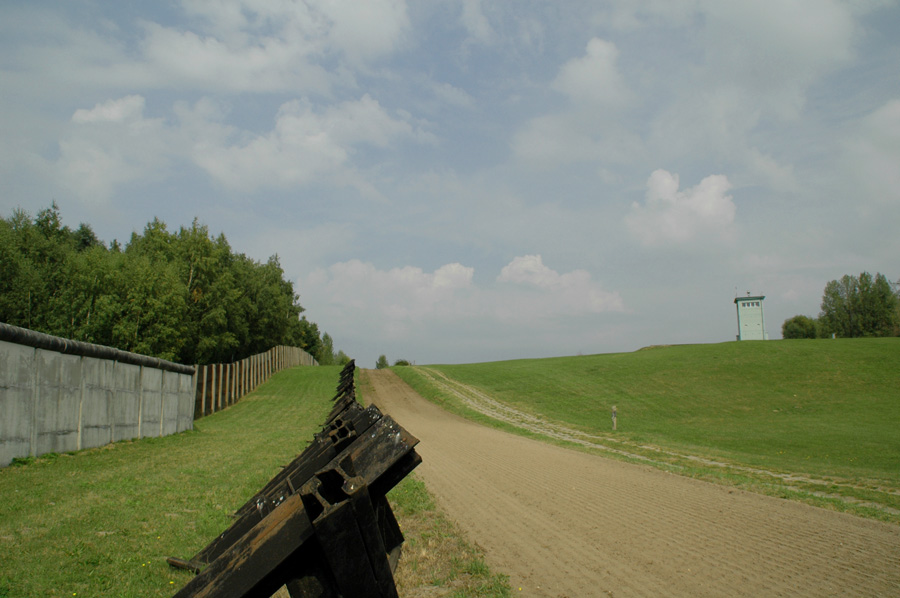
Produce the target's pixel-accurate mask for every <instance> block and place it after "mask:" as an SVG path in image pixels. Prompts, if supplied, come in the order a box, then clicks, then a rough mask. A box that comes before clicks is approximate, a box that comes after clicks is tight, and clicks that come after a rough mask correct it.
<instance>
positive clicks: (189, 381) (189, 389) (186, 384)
mask: <svg viewBox="0 0 900 598" xmlns="http://www.w3.org/2000/svg"><path fill="white" fill-rule="evenodd" d="M195 394H196V391H195V390H194V377H193V376H188V375H185V374H179V376H178V429H177V430H176V432H184V431H185V430H193V429H194V406H195V404H196V401H195V399H194V395H195Z"/></svg>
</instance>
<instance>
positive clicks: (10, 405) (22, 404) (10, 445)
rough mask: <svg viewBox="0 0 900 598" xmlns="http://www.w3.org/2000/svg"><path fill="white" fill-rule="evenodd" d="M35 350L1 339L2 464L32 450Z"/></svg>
mask: <svg viewBox="0 0 900 598" xmlns="http://www.w3.org/2000/svg"><path fill="white" fill-rule="evenodd" d="M34 351H35V350H34V349H33V348H32V347H26V346H23V345H17V344H15V343H7V342H5V341H0V467H6V466H7V465H9V464H10V463H11V462H12V460H13V459H15V458H17V457H27V456H28V455H29V454H30V453H31V424H32V420H33V418H34V374H33V372H34V368H33V363H34Z"/></svg>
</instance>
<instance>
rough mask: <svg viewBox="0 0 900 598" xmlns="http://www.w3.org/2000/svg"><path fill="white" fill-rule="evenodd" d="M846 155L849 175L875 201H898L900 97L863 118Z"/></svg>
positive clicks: (899, 186)
mask: <svg viewBox="0 0 900 598" xmlns="http://www.w3.org/2000/svg"><path fill="white" fill-rule="evenodd" d="M846 154H847V163H848V165H849V167H850V173H849V174H850V176H851V177H853V179H854V180H856V181H857V184H858V185H859V186H860V187H862V188H864V189H865V190H866V191H867V192H868V193H866V195H867V196H869V197H872V198H873V199H874V202H873V203H874V204H885V203H887V204H900V99H895V100H891V101H889V102H887V103H886V104H884V105H883V106H881V107H880V108H878V109H877V110H875V111H874V112H872V113H871V114H869V115H867V116H866V117H865V118H863V119H862V121H861V122H860V124H859V128H858V130H857V133H856V135H855V136H854V137H853V139H852V140H851V141H850V142H848V144H847V149H846Z"/></svg>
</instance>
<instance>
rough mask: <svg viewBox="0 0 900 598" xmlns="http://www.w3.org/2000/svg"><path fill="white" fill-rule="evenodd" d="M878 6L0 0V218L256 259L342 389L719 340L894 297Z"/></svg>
mask: <svg viewBox="0 0 900 598" xmlns="http://www.w3.org/2000/svg"><path fill="white" fill-rule="evenodd" d="M898 31H900V3H898V2H888V1H880V0H854V1H838V0H757V1H754V2H745V1H727V0H644V1H637V0H608V1H598V0H591V1H584V2H582V1H578V0H566V1H558V0H546V1H530V0H506V1H495V2H482V1H481V0H420V1H415V2H405V1H404V0H369V1H361V0H353V1H350V0H304V1H292V0H271V1H269V0H180V1H179V0H167V1H159V2H143V1H138V0H116V1H115V2H113V1H109V2H106V1H100V0H95V1H89V0H66V1H60V2H51V1H42V0H37V1H33V2H27V3H25V2H12V1H6V0H0V213H2V215H3V216H4V217H9V216H11V215H12V213H13V211H14V210H16V209H21V210H25V211H26V212H28V213H30V214H32V215H34V214H36V213H37V212H38V211H39V210H41V209H43V208H46V207H49V206H50V205H51V202H54V201H55V202H56V203H57V205H58V206H59V209H60V212H61V215H62V218H63V222H64V223H66V224H68V225H69V226H71V227H73V228H74V227H76V226H77V225H78V224H79V223H81V222H86V223H88V224H90V225H91V226H92V227H93V229H94V231H95V233H96V234H97V235H98V237H100V239H102V240H104V241H105V242H107V243H108V242H111V241H112V240H113V239H118V240H119V241H120V242H123V243H124V242H127V240H128V238H129V237H130V236H131V234H132V232H134V231H137V232H141V231H142V230H143V228H144V226H145V225H146V224H147V223H148V222H149V221H150V220H152V219H153V218H154V217H156V218H159V219H161V220H163V221H164V222H166V223H167V225H168V227H169V229H170V230H177V229H178V228H179V227H181V226H190V224H191V222H192V221H193V220H194V218H197V219H199V221H200V222H201V223H202V224H206V225H207V226H208V227H209V229H210V231H211V233H213V234H216V235H218V234H219V233H224V234H225V236H226V237H227V239H228V240H229V242H230V244H231V246H232V248H233V250H234V251H236V252H239V253H245V254H247V255H248V256H250V257H252V258H254V259H256V260H260V261H264V260H266V259H268V257H269V256H271V255H275V254H277V255H278V257H279V259H280V262H281V265H282V267H283V268H284V271H285V275H286V277H287V278H289V279H290V280H292V281H293V282H294V285H295V289H296V291H297V292H298V293H299V295H300V303H301V304H302V305H303V307H304V308H305V309H306V311H305V315H306V317H307V318H308V319H309V320H311V321H313V322H316V323H317V324H318V326H319V328H320V330H321V331H323V332H327V333H328V334H330V335H331V336H332V337H333V339H334V344H335V348H336V349H341V350H343V351H344V352H345V353H346V354H347V355H349V356H350V357H353V358H355V359H356V360H357V363H358V364H359V365H360V366H363V367H374V365H375V360H376V358H377V357H378V356H379V355H382V354H384V355H386V356H387V358H388V360H389V361H390V362H393V361H395V360H396V359H401V358H402V359H408V360H410V361H414V362H416V363H418V364H426V363H471V362H482V361H497V360H506V359H517V358H530V357H552V356H563V355H578V354H595V353H611V352H623V351H634V350H637V349H639V348H641V347H645V346H648V345H662V344H683V343H718V342H726V341H733V340H734V339H735V335H736V334H737V319H736V315H735V306H734V298H735V296H736V295H746V294H747V293H748V292H749V293H752V294H753V295H765V297H766V298H765V301H764V308H765V322H766V331H767V333H768V335H769V337H770V338H771V339H778V338H780V337H781V324H782V322H783V321H784V320H785V319H787V318H789V317H792V316H794V315H797V314H804V315H809V316H816V315H818V312H819V310H820V303H821V298H822V291H823V289H824V287H825V284H826V283H827V282H828V281H829V280H832V279H837V278H840V277H841V276H843V275H844V274H854V275H856V274H859V273H860V272H863V271H868V272H871V273H875V272H881V273H883V274H885V275H886V276H887V277H888V278H889V279H890V280H897V279H900V262H898V256H900V235H898V224H900V35H898V34H897V32H898Z"/></svg>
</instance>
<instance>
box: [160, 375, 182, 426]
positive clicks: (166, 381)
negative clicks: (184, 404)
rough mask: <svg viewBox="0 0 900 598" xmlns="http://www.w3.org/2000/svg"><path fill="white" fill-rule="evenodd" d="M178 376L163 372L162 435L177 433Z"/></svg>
mask: <svg viewBox="0 0 900 598" xmlns="http://www.w3.org/2000/svg"><path fill="white" fill-rule="evenodd" d="M178 376H179V374H176V373H175V372H163V377H162V387H163V396H162V435H163V436H168V435H169V434H174V433H175V432H177V431H178Z"/></svg>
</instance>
